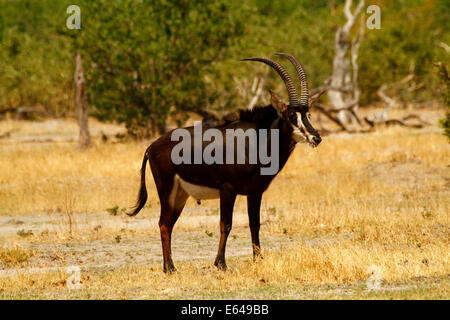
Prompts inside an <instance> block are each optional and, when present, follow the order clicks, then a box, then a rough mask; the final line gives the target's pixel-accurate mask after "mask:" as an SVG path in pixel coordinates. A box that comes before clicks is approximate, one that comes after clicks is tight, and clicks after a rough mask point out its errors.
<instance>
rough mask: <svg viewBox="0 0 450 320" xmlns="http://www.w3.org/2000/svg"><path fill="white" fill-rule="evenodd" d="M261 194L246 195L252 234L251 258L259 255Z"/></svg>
mask: <svg viewBox="0 0 450 320" xmlns="http://www.w3.org/2000/svg"><path fill="white" fill-rule="evenodd" d="M261 198H262V194H256V195H250V196H247V211H248V220H249V224H250V233H251V235H252V246H253V259H254V260H256V258H258V257H261V246H260V244H259V228H260V225H261V223H260V209H261Z"/></svg>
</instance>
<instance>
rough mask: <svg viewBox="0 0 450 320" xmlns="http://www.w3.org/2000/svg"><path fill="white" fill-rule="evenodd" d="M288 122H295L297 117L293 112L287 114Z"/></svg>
mask: <svg viewBox="0 0 450 320" xmlns="http://www.w3.org/2000/svg"><path fill="white" fill-rule="evenodd" d="M289 120H291V121H292V122H295V121H296V120H297V115H296V114H295V112H291V113H289Z"/></svg>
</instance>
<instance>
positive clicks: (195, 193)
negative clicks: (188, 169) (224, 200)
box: [175, 175, 220, 200]
mask: <svg viewBox="0 0 450 320" xmlns="http://www.w3.org/2000/svg"><path fill="white" fill-rule="evenodd" d="M175 181H176V182H178V183H179V186H180V187H181V188H182V189H183V190H184V191H185V192H186V193H187V194H188V195H190V196H191V197H192V198H194V199H196V200H205V199H218V198H220V191H219V189H214V188H210V187H205V186H200V185H198V184H192V183H189V182H187V181H184V180H183V179H181V177H180V176H179V175H175ZM176 182H175V183H176Z"/></svg>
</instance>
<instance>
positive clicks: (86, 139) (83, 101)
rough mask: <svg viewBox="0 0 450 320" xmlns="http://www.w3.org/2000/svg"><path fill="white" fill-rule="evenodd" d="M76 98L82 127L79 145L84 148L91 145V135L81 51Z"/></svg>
mask: <svg viewBox="0 0 450 320" xmlns="http://www.w3.org/2000/svg"><path fill="white" fill-rule="evenodd" d="M74 78H75V100H76V108H77V110H76V114H77V121H78V125H79V127H80V135H79V139H78V147H79V148H80V149H81V150H83V149H86V148H88V147H89V146H90V144H91V137H90V134H89V123H88V103H87V97H86V89H85V82H84V73H83V65H82V62H81V56H80V53H79V52H78V51H77V53H76V54H75V77H74Z"/></svg>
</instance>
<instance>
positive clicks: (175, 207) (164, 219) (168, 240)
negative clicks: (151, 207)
mask: <svg viewBox="0 0 450 320" xmlns="http://www.w3.org/2000/svg"><path fill="white" fill-rule="evenodd" d="M188 197H189V195H188V194H187V193H186V192H185V191H184V190H183V189H182V188H181V187H180V186H179V184H178V182H176V181H175V182H174V185H173V187H172V191H171V192H170V194H169V197H168V198H167V199H165V200H164V201H162V200H161V216H160V218H159V230H160V233H161V243H162V250H163V258H164V272H166V273H167V272H168V273H172V272H174V271H176V268H175V266H174V264H173V260H172V230H173V227H174V225H175V223H176V222H177V220H178V218H179V217H180V214H181V212H182V211H183V208H184V205H185V204H186V200H187V198H188Z"/></svg>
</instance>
